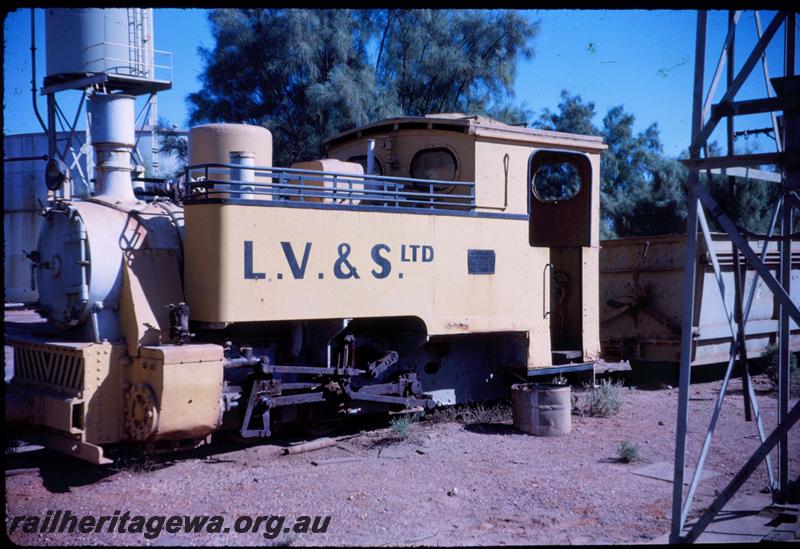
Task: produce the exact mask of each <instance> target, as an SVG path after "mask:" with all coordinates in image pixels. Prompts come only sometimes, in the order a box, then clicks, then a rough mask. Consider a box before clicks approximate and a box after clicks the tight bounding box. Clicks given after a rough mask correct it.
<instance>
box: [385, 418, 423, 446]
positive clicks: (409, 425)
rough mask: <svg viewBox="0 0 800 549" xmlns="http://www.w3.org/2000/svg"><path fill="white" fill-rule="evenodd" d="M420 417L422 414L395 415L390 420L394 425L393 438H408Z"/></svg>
mask: <svg viewBox="0 0 800 549" xmlns="http://www.w3.org/2000/svg"><path fill="white" fill-rule="evenodd" d="M420 417H421V416H420V414H403V415H400V416H396V417H393V418H392V419H391V421H390V422H389V424H390V425H391V426H392V438H394V439H396V440H405V439H407V438H408V436H409V435H410V434H411V431H412V429H413V427H414V425H415V424H416V423H417V422H418V421H419V419H420Z"/></svg>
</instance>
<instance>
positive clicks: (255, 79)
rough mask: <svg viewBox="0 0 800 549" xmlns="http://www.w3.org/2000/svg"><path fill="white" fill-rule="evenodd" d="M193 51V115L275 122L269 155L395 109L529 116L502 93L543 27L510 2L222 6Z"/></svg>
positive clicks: (309, 154) (313, 153)
mask: <svg viewBox="0 0 800 549" xmlns="http://www.w3.org/2000/svg"><path fill="white" fill-rule="evenodd" d="M209 20H210V22H211V27H212V33H213V36H214V39H215V45H214V47H213V48H212V49H205V48H201V49H200V54H201V56H202V57H203V58H204V61H205V68H204V70H203V73H202V74H201V77H200V79H201V82H202V89H201V90H200V91H198V92H196V93H192V94H190V95H189V97H188V101H189V103H190V108H191V114H190V121H191V123H193V124H196V123H202V122H215V121H227V122H243V123H247V124H254V125H261V126H264V127H266V128H268V129H269V130H270V131H272V135H273V148H274V163H275V164H276V165H278V166H287V165H289V164H291V163H292V162H295V161H298V160H308V159H312V158H318V157H320V156H321V155H322V153H323V151H322V142H323V141H324V140H325V139H326V138H328V137H331V136H332V135H335V134H336V133H339V132H341V131H344V130H347V129H350V128H352V127H355V126H358V125H362V124H366V123H368V122H371V121H375V120H380V119H383V118H387V117H391V116H400V115H419V114H428V113H431V112H448V111H462V112H469V113H472V114H486V115H493V116H497V117H500V119H502V120H504V121H508V122H525V121H526V116H527V111H525V109H524V108H523V107H517V106H515V105H513V104H512V103H510V102H509V99H510V98H511V97H512V95H513V92H512V90H513V82H514V76H515V74H516V59H517V57H518V56H523V57H530V56H531V55H532V50H531V48H530V42H531V40H532V38H533V37H534V36H535V34H536V31H537V29H538V27H537V25H536V24H534V23H530V22H528V21H527V19H525V18H524V17H523V16H522V15H519V14H518V13H516V12H512V11H507V10H503V11H496V12H495V11H483V10H480V11H476V10H388V9H383V10H346V9H336V10H310V9H221V10H214V11H212V12H211V13H210V15H209Z"/></svg>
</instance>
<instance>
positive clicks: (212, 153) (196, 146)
mask: <svg viewBox="0 0 800 549" xmlns="http://www.w3.org/2000/svg"><path fill="white" fill-rule="evenodd" d="M237 151H243V152H250V153H253V154H254V155H255V165H256V166H272V134H271V133H270V132H269V130H268V129H266V128H262V127H261V126H250V125H248V124H205V125H202V126H195V127H194V128H192V129H190V130H189V164H190V165H195V164H208V163H211V162H221V163H225V164H227V163H229V162H230V155H231V153H232V152H237ZM202 175H203V171H201V170H195V171H193V172H192V174H191V176H192V177H194V178H197V177H200V176H202ZM209 178H210V179H216V180H223V181H227V180H228V176H227V174H225V175H223V174H220V175H216V174H215V175H213V176H209ZM267 179H269V178H264V177H262V178H256V179H255V180H256V181H266V180H267Z"/></svg>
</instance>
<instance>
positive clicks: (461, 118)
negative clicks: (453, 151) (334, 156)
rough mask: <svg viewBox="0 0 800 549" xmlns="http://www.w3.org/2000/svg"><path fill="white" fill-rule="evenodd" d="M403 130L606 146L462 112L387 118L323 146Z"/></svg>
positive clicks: (589, 139)
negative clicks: (426, 130)
mask: <svg viewBox="0 0 800 549" xmlns="http://www.w3.org/2000/svg"><path fill="white" fill-rule="evenodd" d="M403 129H429V130H444V131H455V132H459V133H466V134H471V135H476V136H478V137H487V138H495V139H504V140H510V141H522V142H530V141H542V140H543V139H544V140H547V141H550V142H555V143H559V142H562V143H563V144H565V145H573V146H579V147H583V148H587V149H594V150H598V151H600V150H603V149H606V148H607V147H606V145H604V144H603V139H602V138H601V137H597V136H594V135H581V134H573V133H566V132H555V131H550V130H540V129H536V128H527V127H524V126H512V125H510V124H505V123H503V122H500V121H498V120H494V119H492V118H488V117H485V116H479V115H468V114H464V113H439V114H426V115H425V116H407V117H398V118H388V119H385V120H380V121H378V122H373V123H371V124H366V125H364V126H360V127H357V128H353V129H351V130H348V131H345V132H342V133H339V134H337V135H335V136H333V137H331V138H329V139H327V140H326V141H325V147H326V149H329V148H330V147H332V146H335V145H338V144H340V143H343V142H346V141H350V140H353V139H358V138H360V137H367V136H370V135H376V134H382V133H387V132H390V131H397V130H403Z"/></svg>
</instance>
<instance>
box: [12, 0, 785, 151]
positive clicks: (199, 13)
mask: <svg viewBox="0 0 800 549" xmlns="http://www.w3.org/2000/svg"><path fill="white" fill-rule="evenodd" d="M154 11H155V15H154V24H155V47H156V48H157V49H160V50H167V51H171V52H172V56H173V57H172V60H173V74H172V79H173V87H172V89H171V90H168V91H165V92H162V93H160V94H159V96H158V111H159V115H160V116H162V117H164V118H166V119H168V120H169V121H170V122H172V123H174V124H177V125H179V126H180V127H184V128H185V127H186V124H187V122H188V120H187V118H188V109H187V106H186V101H185V100H186V96H187V95H188V94H189V93H191V92H194V91H197V90H198V89H199V88H200V82H199V80H198V76H199V75H200V73H201V71H202V61H201V59H200V57H199V56H198V54H197V48H198V47H199V46H205V47H212V46H213V39H212V37H211V31H210V26H209V24H208V20H207V18H206V11H205V10H199V9H156V10H154ZM523 13H524V15H525V16H526V17H529V18H531V19H532V20H539V21H540V22H541V26H540V32H539V35H538V36H537V38H536V40H535V41H534V49H535V52H536V54H535V56H534V58H533V59H532V60H530V61H524V62H520V63H518V74H517V79H516V83H515V99H516V100H517V101H519V102H523V103H524V104H525V105H526V106H527V107H528V108H529V109H531V110H533V111H534V112H535V113H537V114H538V113H539V112H540V111H541V110H542V109H544V108H550V109H551V110H555V109H556V107H557V105H558V102H559V99H560V93H561V90H562V89H567V90H569V91H570V92H572V93H578V94H580V95H581V96H582V97H583V98H584V99H585V100H591V101H593V102H594V103H595V106H596V110H597V113H598V115H597V118H596V120H595V123H596V124H598V125H599V124H601V122H602V116H603V115H604V114H605V112H606V111H607V110H608V108H609V107H612V106H615V105H620V104H622V105H624V107H625V109H626V110H627V111H629V112H632V113H633V114H634V115H635V117H636V129H637V130H642V129H644V128H646V127H647V126H648V125H650V124H651V123H654V122H655V123H658V126H659V128H660V130H661V137H662V143H663V144H664V152H665V153H666V154H668V155H670V156H677V155H678V154H679V153H680V152H681V151H682V150H684V149H685V148H686V147H687V145H688V141H689V132H690V116H691V93H692V78H693V69H694V40H695V25H696V12H694V11H688V10H686V11H666V10H552V11H551V10H527V11H524V12H523ZM773 15H774V13H773V12H761V22H762V28H763V27H766V25H767V24H768V23H769V21H770V20H771V18H772V16H773ZM36 27H37V28H36V33H37V48H38V50H37V72H38V74H37V80H38V82H37V87H41V79H42V76H43V74H44V70H45V55H44V15H43V12H42V10H36ZM726 30H727V12H722V11H715V12H711V14H710V17H709V33H708V38H707V42H708V55H707V59H708V61H707V67H706V85H708V82H710V80H711V77H712V75H713V71H714V68H715V66H716V58H717V56H718V55H719V51H720V49H721V47H722V42H723V40H724V37H725V33H726ZM4 36H5V50H4V55H5V59H4V61H5V63H4V75H3V78H4V85H5V86H4V97H3V101H4V112H3V113H4V132H5V133H28V132H35V131H38V130H39V127H38V123H37V122H36V119H35V116H34V114H33V108H32V106H31V103H32V100H31V94H30V80H31V69H30V49H29V48H30V10H29V9H20V10H17V11H14V12H11V13H10V14H8V15H7V16H6V19H5V21H4ZM755 40H756V31H755V24H754V16H753V12H745V13H744V14H743V15H742V20H741V21H740V23H739V30H738V32H737V39H736V53H737V56H736V63H735V66H736V68H737V70H738V68H739V67H740V66H741V65H742V64H743V63H744V60H745V57H746V55H747V54H748V53H749V51H750V48H752V46H753V44H754V43H755ZM782 43H783V30H780V31H779V32H778V35H777V37H776V39H775V40H773V43H772V45H771V46H770V48H769V49H768V52H767V54H768V55H767V59H768V64H769V67H770V72H771V76H775V75H776V74H779V73H780V72H781V71H782V63H783V51H782ZM723 74H724V73H723ZM723 77H724V76H723ZM721 87H722V86H721ZM763 95H764V81H763V76H762V73H761V67H760V65H759V66H757V67H756V70H755V71H754V73H753V74H752V75H751V77H750V78H749V79H748V81H747V83H746V84H745V87H744V88H743V89H742V92H740V94H739V95H738V96H737V99H746V98H749V97H761V96H763ZM79 97H80V94H79V93H78V92H67V93H65V94H63V95H62V96H60V97H59V103H60V104H61V105H62V108H63V110H64V111H65V113H67V116H70V115H71V114H74V108H75V105H76V104H77V98H79ZM39 108H40V112H42V113H44V111H45V101H44V98H41V97H40V98H39ZM738 120H740V121H737V129H744V128H746V127H750V128H757V127H758V128H760V127H766V126H768V125H769V119H768V117H766V116H765V115H754V116H750V117H745V118H740V119H738ZM79 127H82V126H79ZM721 130H722V125H720V128H719V130H718V132H717V133H716V134H715V135H714V136H713V137H714V138H716V139H717V140H718V141H719V142H720V143H724V136H723V134H722V133H721ZM744 144H745V143H744V140H741V139H740V140H739V141H738V142H737V146H740V145H744ZM747 145H748V146H750V147H755V148H756V150H760V151H763V152H767V151H772V150H774V142H772V141H771V140H770V139H769V138H767V137H761V138H759V139H754V138H750V139H749V140H748V143H747Z"/></svg>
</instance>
